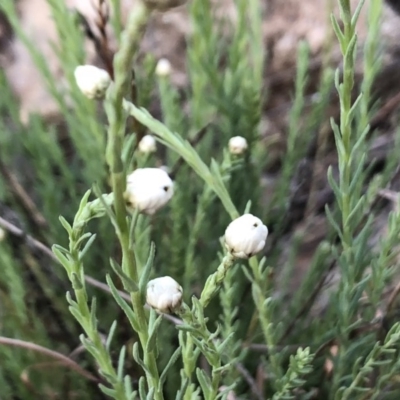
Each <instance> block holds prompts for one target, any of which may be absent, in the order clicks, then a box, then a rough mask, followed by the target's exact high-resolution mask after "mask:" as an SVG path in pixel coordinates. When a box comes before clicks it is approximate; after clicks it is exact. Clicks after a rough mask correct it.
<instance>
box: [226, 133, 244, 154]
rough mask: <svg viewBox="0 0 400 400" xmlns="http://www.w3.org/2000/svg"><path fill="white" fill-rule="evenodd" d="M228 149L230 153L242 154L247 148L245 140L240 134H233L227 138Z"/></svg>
mask: <svg viewBox="0 0 400 400" xmlns="http://www.w3.org/2000/svg"><path fill="white" fill-rule="evenodd" d="M228 147H229V151H230V152H231V154H243V153H244V152H245V151H246V150H247V147H248V146H247V140H246V139H245V138H244V137H242V136H234V137H232V138H230V140H229V144H228Z"/></svg>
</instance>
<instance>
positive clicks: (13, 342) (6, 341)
mask: <svg viewBox="0 0 400 400" xmlns="http://www.w3.org/2000/svg"><path fill="white" fill-rule="evenodd" d="M0 344H3V345H6V346H15V347H22V348H24V349H28V350H32V351H36V352H38V353H41V354H44V355H46V356H49V357H52V358H54V359H56V360H58V361H59V362H60V363H61V364H63V365H65V366H67V367H69V368H71V369H72V370H74V371H75V372H77V373H78V374H80V375H82V376H83V377H85V378H86V379H88V380H90V381H94V382H100V380H99V379H98V378H96V377H95V376H94V375H92V374H91V373H90V372H88V371H86V370H85V369H83V368H82V367H81V366H80V365H79V364H77V363H76V362H75V361H74V360H71V359H70V358H69V357H67V356H65V355H64V354H61V353H58V352H57V351H54V350H50V349H48V348H46V347H43V346H39V345H38V344H35V343H31V342H26V341H24V340H19V339H12V338H8V337H4V336H0Z"/></svg>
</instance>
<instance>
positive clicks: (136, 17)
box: [106, 2, 163, 400]
mask: <svg viewBox="0 0 400 400" xmlns="http://www.w3.org/2000/svg"><path fill="white" fill-rule="evenodd" d="M149 15H150V10H149V9H148V8H147V7H146V6H145V5H144V4H143V3H142V2H139V3H138V4H137V5H136V6H135V8H134V11H133V13H132V14H131V17H130V18H129V21H128V24H127V28H126V30H125V31H124V32H123V34H122V38H121V49H120V51H119V52H118V53H117V54H116V56H115V59H114V71H115V84H114V86H112V87H111V88H110V90H109V92H108V94H107V104H106V113H107V117H108V121H109V130H108V146H107V162H108V164H109V167H110V172H111V183H112V189H113V193H114V208H115V215H116V222H117V226H116V227H115V228H116V231H117V235H118V239H119V242H120V244H121V249H122V269H123V271H124V272H125V273H126V274H127V275H128V276H129V277H130V278H131V279H132V280H133V281H134V282H135V283H138V282H139V275H138V271H137V265H136V257H135V253H134V248H133V246H131V244H130V238H129V226H128V222H127V211H126V205H125V200H124V192H125V188H126V175H125V172H124V166H123V162H122V158H121V155H122V144H123V137H124V133H125V127H126V115H125V113H124V109H123V106H122V102H123V99H124V97H125V96H128V95H129V89H130V87H131V79H132V75H131V73H130V72H128V71H130V70H131V68H132V59H133V56H134V55H135V53H136V51H137V49H138V46H139V41H140V38H141V36H142V32H143V31H144V28H145V26H146V24H147V21H148V18H149ZM131 299H132V305H133V309H134V311H135V315H136V318H137V322H138V326H139V332H138V335H139V340H140V343H141V345H142V348H143V350H144V363H145V365H146V366H147V370H146V378H147V382H148V385H149V387H154V388H155V389H156V391H155V394H154V396H155V399H156V400H162V399H163V394H162V391H161V388H160V387H159V373H158V368H157V362H156V357H155V354H154V352H153V351H152V352H146V351H145V349H146V345H147V342H148V339H149V334H148V320H147V317H146V313H145V309H144V304H143V302H142V299H141V295H140V293H139V292H134V293H131Z"/></svg>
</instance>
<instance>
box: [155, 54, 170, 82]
mask: <svg viewBox="0 0 400 400" xmlns="http://www.w3.org/2000/svg"><path fill="white" fill-rule="evenodd" d="M171 71H172V67H171V63H170V62H169V60H167V59H166V58H160V59H159V60H158V63H157V66H156V75H157V76H159V77H160V78H162V77H166V76H169V75H171Z"/></svg>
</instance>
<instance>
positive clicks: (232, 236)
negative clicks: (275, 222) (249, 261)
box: [225, 214, 268, 258]
mask: <svg viewBox="0 0 400 400" xmlns="http://www.w3.org/2000/svg"><path fill="white" fill-rule="evenodd" d="M267 236H268V228H267V227H266V226H265V225H264V224H263V223H262V221H261V220H260V219H259V218H257V217H255V216H254V215H252V214H244V215H242V216H241V217H239V218H236V219H235V220H234V221H232V222H231V223H230V224H229V225H228V227H227V228H226V231H225V247H226V248H227V249H228V251H230V252H231V253H232V255H233V256H235V257H237V258H249V257H251V256H254V254H256V253H258V252H260V251H261V250H262V249H263V248H264V246H265V241H266V240H267Z"/></svg>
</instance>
